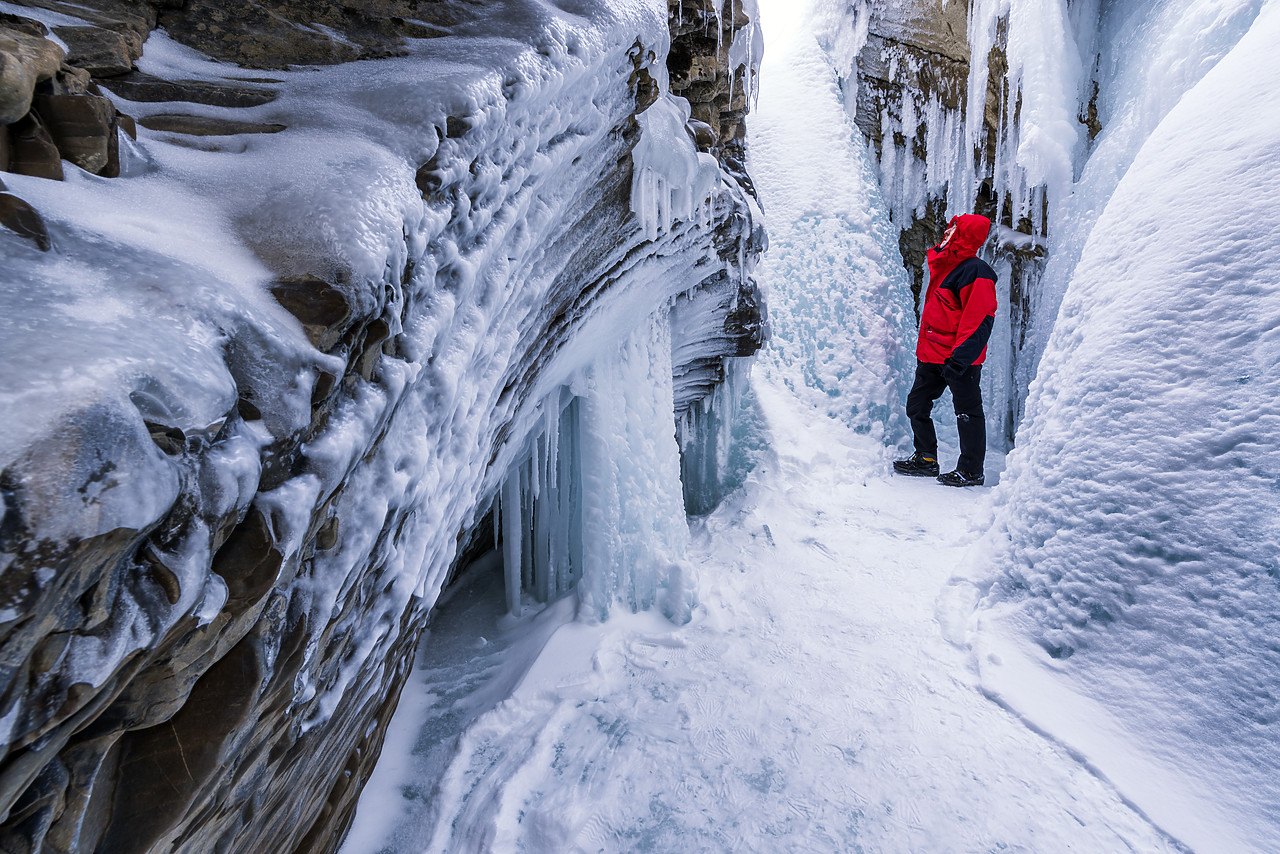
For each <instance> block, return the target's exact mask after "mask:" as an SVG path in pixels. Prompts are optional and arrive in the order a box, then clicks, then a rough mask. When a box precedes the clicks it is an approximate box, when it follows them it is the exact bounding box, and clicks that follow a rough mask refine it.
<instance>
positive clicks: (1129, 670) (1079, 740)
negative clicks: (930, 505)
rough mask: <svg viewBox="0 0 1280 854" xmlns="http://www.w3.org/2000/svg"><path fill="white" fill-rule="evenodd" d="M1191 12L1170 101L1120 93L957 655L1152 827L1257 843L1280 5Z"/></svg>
mask: <svg viewBox="0 0 1280 854" xmlns="http://www.w3.org/2000/svg"><path fill="white" fill-rule="evenodd" d="M1189 5H1190V6H1192V7H1194V8H1191V9H1185V10H1183V11H1184V12H1188V13H1193V12H1194V13H1197V14H1188V19H1189V20H1192V21H1196V20H1200V19H1202V18H1204V17H1205V16H1207V17H1208V19H1209V20H1210V21H1211V22H1216V24H1217V25H1218V30H1217V31H1215V32H1216V33H1217V35H1218V36H1219V38H1218V39H1217V40H1215V39H1212V38H1210V39H1204V38H1201V39H1200V40H1199V43H1200V46H1201V47H1202V52H1201V53H1200V54H1199V55H1196V54H1191V55H1187V54H1185V53H1183V54H1181V55H1180V56H1179V61H1178V62H1177V63H1173V64H1172V65H1173V66H1174V67H1175V68H1182V69H1185V68H1188V67H1189V68H1192V69H1196V71H1195V72H1194V73H1190V74H1188V72H1185V71H1183V72H1181V74H1182V76H1183V77H1184V79H1185V78H1186V77H1187V76H1190V77H1191V79H1190V80H1189V81H1187V84H1188V85H1187V88H1186V92H1185V95H1183V96H1182V97H1181V98H1180V99H1177V100H1176V101H1175V102H1173V103H1165V104H1163V105H1161V104H1160V103H1159V102H1160V100H1161V99H1162V98H1167V93H1164V92H1159V91H1156V92H1152V93H1150V95H1149V97H1145V98H1144V92H1143V90H1142V89H1141V88H1138V87H1135V88H1133V89H1130V90H1128V91H1127V92H1126V93H1124V94H1123V95H1119V96H1117V98H1118V99H1119V106H1120V107H1121V108H1122V109H1120V110H1119V111H1118V112H1117V113H1116V114H1115V117H1116V118H1118V119H1125V121H1123V122H1119V123H1118V124H1117V131H1116V132H1117V133H1118V134H1121V135H1122V137H1121V138H1120V139H1119V140H1117V144H1118V145H1122V146H1130V150H1132V151H1133V152H1134V156H1133V157H1132V165H1128V164H1127V163H1123V162H1119V161H1120V160H1121V158H1112V159H1110V160H1108V161H1107V162H1108V163H1109V164H1111V166H1112V167H1113V168H1116V167H1118V168H1119V171H1117V172H1115V173H1114V174H1115V176H1116V177H1115V178H1113V179H1111V180H1112V182H1113V184H1114V192H1113V193H1109V194H1108V193H1106V192H1103V193H1099V194H1098V195H1095V196H1093V201H1094V202H1095V203H1096V204H1097V205H1098V207H1099V209H1100V213H1099V214H1097V216H1096V222H1093V223H1090V224H1089V227H1088V228H1087V229H1084V231H1085V233H1087V240H1085V241H1084V242H1083V247H1082V249H1081V252H1080V260H1079V264H1078V265H1076V266H1075V267H1074V270H1073V272H1072V273H1071V275H1070V277H1069V284H1068V285H1067V287H1066V290H1065V295H1064V296H1063V299H1062V305H1061V310H1060V311H1059V312H1058V314H1057V320H1056V325H1054V326H1053V332H1052V335H1051V337H1050V338H1049V340H1048V344H1047V347H1046V349H1045V353H1044V357H1043V359H1042V361H1041V363H1040V369H1039V373H1038V375H1037V376H1036V379H1035V381H1034V383H1033V384H1032V386H1031V394H1030V398H1029V400H1028V403H1027V414H1026V418H1025V420H1024V422H1023V424H1022V428H1021V430H1020V432H1019V434H1018V447H1017V449H1016V450H1015V451H1014V452H1013V453H1012V455H1011V456H1010V458H1009V465H1008V471H1007V474H1006V476H1005V482H1004V483H1003V484H1002V486H1001V488H1000V490H999V492H998V493H997V499H996V507H997V513H996V519H995V524H994V526H993V528H992V529H991V532H990V533H989V534H988V536H987V537H986V539H985V541H984V542H983V544H982V545H981V546H980V547H979V548H978V549H977V550H976V551H975V553H974V554H973V555H972V556H971V559H970V561H971V562H970V566H971V568H972V570H973V571H974V574H975V577H977V578H980V579H981V581H980V586H981V587H982V589H984V590H985V596H984V597H983V599H982V601H981V604H980V608H979V610H978V612H977V618H976V622H975V628H976V633H975V635H974V636H973V641H974V645H975V650H976V652H977V655H978V663H979V665H980V667H981V671H982V678H983V682H984V685H985V686H987V688H988V690H989V691H990V692H991V693H992V694H994V695H995V696H997V697H998V698H999V699H1000V700H1001V701H1002V702H1005V703H1007V704H1008V705H1009V706H1011V707H1012V708H1014V709H1015V710H1017V711H1018V712H1020V713H1021V714H1023V715H1025V716H1026V717H1027V718H1028V719H1029V720H1030V721H1032V722H1033V723H1034V724H1036V725H1037V726H1039V727H1041V728H1043V729H1044V730H1046V731H1048V732H1049V733H1050V734H1052V735H1054V736H1055V737H1057V738H1059V739H1061V740H1062V741H1063V742H1065V743H1066V744H1068V745H1069V746H1071V747H1072V748H1074V749H1076V750H1078V751H1079V752H1080V753H1081V754H1082V755H1083V757H1084V759H1085V760H1086V761H1087V762H1088V763H1089V764H1090V765H1091V766H1092V767H1093V768H1095V769H1097V770H1098V771H1100V772H1101V773H1102V774H1104V775H1105V776H1107V777H1108V778H1110V779H1111V780H1112V781H1113V782H1115V783H1116V784H1117V785H1118V786H1119V787H1120V788H1121V790H1122V791H1123V792H1124V793H1125V794H1126V795H1127V796H1128V797H1129V798H1131V799H1132V800H1133V802H1134V803H1135V804H1136V805H1137V806H1138V807H1139V808H1140V809H1142V810H1144V811H1145V812H1146V813H1147V814H1148V815H1149V816H1150V817H1151V818H1152V820H1154V821H1155V822H1156V823H1157V824H1159V825H1160V826H1161V827H1163V828H1164V829H1165V830H1166V831H1168V832H1169V833H1171V834H1172V835H1174V836H1175V837H1177V838H1178V839H1179V840H1181V841H1182V842H1183V843H1185V844H1187V845H1189V846H1191V847H1192V848H1194V849H1195V850H1197V851H1205V852H1213V851H1223V852H1227V851H1244V850H1254V851H1261V850H1267V849H1269V848H1270V847H1273V845H1274V842H1275V839H1276V836H1277V833H1278V831H1280V806H1277V805H1278V804H1280V783H1277V780H1276V777H1275V774H1274V769H1275V768H1276V767H1280V738H1278V737H1277V735H1276V724H1277V718H1276V714H1277V713H1276V709H1277V698H1278V697H1280V643H1278V642H1277V638H1276V633H1275V627H1276V625H1277V622H1278V621H1280V547H1278V546H1277V518H1278V517H1277V511H1278V510H1280V410H1278V409H1277V403H1276V400H1277V395H1278V394H1280V375H1277V372H1276V371H1277V368H1276V366H1277V365H1278V364H1280V333H1277V328H1280V288H1278V287H1277V281H1278V279H1277V273H1276V270H1277V269H1280V267H1278V265H1280V247H1278V245H1277V242H1276V240H1275V236H1276V235H1277V234H1280V214H1277V207H1276V203H1275V199H1276V198H1277V192H1280V114H1278V113H1277V112H1276V111H1275V110H1273V109H1269V108H1267V107H1265V106H1263V105H1267V104H1269V103H1271V102H1272V101H1273V100H1274V93H1275V92H1276V91H1277V88H1278V87H1280V60H1277V57H1276V54H1275V51H1274V44H1275V42H1276V39H1277V38H1280V5H1277V4H1275V3H1270V4H1267V5H1266V6H1265V8H1263V9H1262V10H1261V12H1260V14H1257V17H1256V20H1254V19H1253V14H1254V13H1256V12H1257V4H1252V5H1253V8H1243V7H1246V6H1249V5H1250V4H1235V7H1237V8H1231V7H1232V4H1228V3H1193V4H1189ZM1128 11H1129V14H1130V15H1131V16H1133V17H1137V18H1140V20H1137V21H1135V20H1134V19H1133V17H1131V18H1130V19H1129V20H1127V21H1124V22H1123V23H1124V25H1125V26H1124V27H1123V28H1121V30H1120V32H1122V33H1124V32H1127V33H1128V34H1129V35H1130V36H1132V35H1133V34H1134V33H1141V34H1142V35H1143V37H1144V38H1148V39H1155V40H1156V41H1157V43H1159V42H1161V41H1163V42H1164V45H1163V47H1164V48H1165V51H1167V50H1168V46H1170V45H1175V44H1180V43H1185V41H1186V39H1185V38H1184V37H1185V36H1187V35H1188V33H1187V32H1184V31H1182V30H1180V29H1177V28H1175V29H1173V30H1164V31H1161V30H1158V29H1150V26H1151V24H1152V22H1153V21H1159V20H1160V19H1161V18H1160V13H1167V12H1168V10H1167V9H1158V10H1153V11H1152V12H1151V14H1150V16H1149V17H1146V18H1143V17H1142V13H1141V12H1139V11H1138V10H1134V9H1130V10H1128ZM1117 14H1118V13H1117ZM1242 24H1243V26H1241V25H1242ZM1246 28H1247V32H1244V34H1243V37H1242V38H1239V41H1238V43H1237V44H1234V46H1231V42H1230V41H1228V42H1227V43H1226V44H1225V45H1224V44H1223V43H1222V42H1223V39H1222V38H1221V34H1222V31H1223V30H1224V29H1225V30H1227V31H1228V32H1229V31H1230V30H1233V29H1236V30H1243V29H1246ZM1200 32H1202V31H1200ZM1223 53H1225V56H1223V57H1222V59H1221V61H1219V62H1217V63H1216V65H1215V64H1213V63H1214V61H1215V60H1216V59H1217V57H1218V56H1220V55H1221V54H1223ZM1145 55H1147V56H1150V55H1152V54H1151V53H1148V54H1145ZM1154 55H1156V56H1168V55H1169V54H1168V53H1167V52H1161V51H1156V52H1155V54H1154ZM1137 61H1139V60H1137V59H1136V58H1135V62H1137ZM1156 67H1159V65H1158V64H1157V66H1156ZM1165 67H1166V68H1167V67H1169V66H1165ZM1206 71H1207V73H1205V72H1206ZM1201 75H1202V79H1199V78H1200V77H1201ZM1142 76H1143V75H1141V74H1136V73H1135V74H1134V75H1133V77H1135V78H1141V77H1142ZM1122 79H1123V78H1122ZM1197 80H1198V82H1197ZM1125 97H1127V98H1131V99H1133V101H1131V102H1129V103H1128V104H1125V103H1124V102H1123V98H1125ZM1162 106H1163V109H1161V107H1162ZM1125 108H1127V110H1128V111H1127V112H1125ZM1143 109H1147V110H1152V111H1154V113H1155V120H1154V121H1153V120H1152V113H1151V112H1148V113H1146V115H1143V116H1140V115H1137V114H1138V113H1139V112H1140V111H1141V110H1143ZM1139 118H1142V119H1145V120H1147V121H1149V122H1151V126H1152V127H1153V129H1152V130H1151V131H1150V133H1149V135H1144V137H1142V138H1140V139H1139V140H1135V139H1134V136H1133V126H1132V125H1133V122H1134V121H1136V120H1138V119H1139ZM1107 142H1108V141H1107V139H1106V138H1105V137H1104V138H1102V139H1100V140H1099V145H1098V152H1099V154H1101V153H1103V152H1105V151H1106V150H1107ZM1125 167H1127V168H1125ZM1121 176H1122V177H1121ZM1107 180H1108V179H1106V178H1097V177H1095V178H1093V179H1091V180H1085V181H1083V182H1082V186H1081V188H1078V189H1080V190H1081V191H1082V192H1083V191H1085V190H1091V189H1094V188H1096V186H1097V185H1098V184H1099V182H1100V181H1101V182H1102V183H1103V184H1104V185H1105V183H1106V181H1107ZM1076 225H1077V227H1078V223H1077V224H1076ZM1068 227H1071V226H1070V225H1068Z"/></svg>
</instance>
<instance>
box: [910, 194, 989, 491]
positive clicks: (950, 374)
mask: <svg viewBox="0 0 1280 854" xmlns="http://www.w3.org/2000/svg"><path fill="white" fill-rule="evenodd" d="M990 231H991V220H989V219H987V218H986V217H985V216H977V215H976V214H964V215H962V216H957V217H953V218H952V220H951V222H950V223H949V224H948V226H947V233H946V234H945V235H943V237H942V242H941V243H939V244H938V245H937V246H935V247H933V248H932V249H930V250H929V256H928V257H929V288H928V290H927V291H926V292H925V297H924V305H923V307H922V308H921V309H920V336H919V338H918V339H917V342H916V381H915V384H914V385H913V386H912V387H911V393H910V394H908V395H907V417H908V418H910V419H911V432H912V433H913V434H914V438H915V446H916V452H915V453H914V454H912V455H911V457H910V458H909V459H905V460H897V461H895V462H894V464H893V468H894V471H897V472H900V473H901V474H909V475H915V476H917V477H936V478H938V482H939V483H943V484H946V485H947V486H981V485H982V483H983V480H984V478H983V473H982V464H983V461H984V460H985V458H986V455H987V422H986V416H985V414H984V413H983V411H982V391H981V389H980V388H979V387H978V380H979V379H980V377H981V374H982V363H983V361H984V360H985V359H986V358H987V339H989V338H990V337H991V327H992V325H993V324H994V323H995V314H996V273H995V270H992V269H991V267H990V265H988V264H987V263H986V262H985V261H983V260H982V259H980V258H978V257H977V254H978V250H979V249H981V248H982V244H983V243H985V242H986V240H987V234H988V233H989V232H990ZM948 387H949V388H950V389H951V399H952V401H953V402H954V403H955V409H956V428H957V430H958V432H959V433H960V460H959V461H958V462H957V463H956V467H955V470H954V471H950V472H947V473H946V474H944V475H941V476H939V475H938V435H937V433H935V432H934V429H933V419H932V418H930V417H929V415H930V413H931V412H933V404H934V401H936V400H937V399H938V398H939V397H941V396H942V392H943V390H944V389H946V388H948Z"/></svg>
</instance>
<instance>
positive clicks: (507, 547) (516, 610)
mask: <svg viewBox="0 0 1280 854" xmlns="http://www.w3.org/2000/svg"><path fill="white" fill-rule="evenodd" d="M501 504H502V567H503V576H504V578H505V580H506V587H507V610H508V611H510V612H511V613H512V614H515V615H516V616H517V617H518V616H520V610H521V607H520V582H521V579H522V577H523V570H522V568H521V560H520V557H521V544H522V543H523V541H524V536H523V534H522V533H521V531H520V520H521V518H522V516H521V512H520V477H519V476H518V475H517V476H516V477H508V478H507V480H506V483H504V484H503V485H502V502H501ZM494 527H497V526H496V525H495V526H494Z"/></svg>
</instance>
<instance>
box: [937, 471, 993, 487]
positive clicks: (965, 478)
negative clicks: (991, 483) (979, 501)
mask: <svg viewBox="0 0 1280 854" xmlns="http://www.w3.org/2000/svg"><path fill="white" fill-rule="evenodd" d="M985 480H986V478H984V477H983V476H982V472H978V473H977V474H972V473H970V472H967V471H960V469H956V470H955V471H949V472H947V473H946V474H944V475H941V476H939V478H938V483H941V484H943V485H944V486H982V483H983V481H985Z"/></svg>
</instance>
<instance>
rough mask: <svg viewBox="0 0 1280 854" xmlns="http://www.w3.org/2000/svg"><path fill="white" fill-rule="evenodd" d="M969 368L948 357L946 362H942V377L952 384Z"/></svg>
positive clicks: (948, 383)
mask: <svg viewBox="0 0 1280 854" xmlns="http://www.w3.org/2000/svg"><path fill="white" fill-rule="evenodd" d="M967 370H969V369H968V368H962V367H960V366H959V365H957V364H956V363H955V362H953V361H951V360H950V359H947V360H946V361H945V362H943V363H942V378H943V379H944V380H946V382H947V385H951V384H952V383H954V382H955V381H956V380H958V379H960V378H961V377H962V376H964V372H965V371H967Z"/></svg>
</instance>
